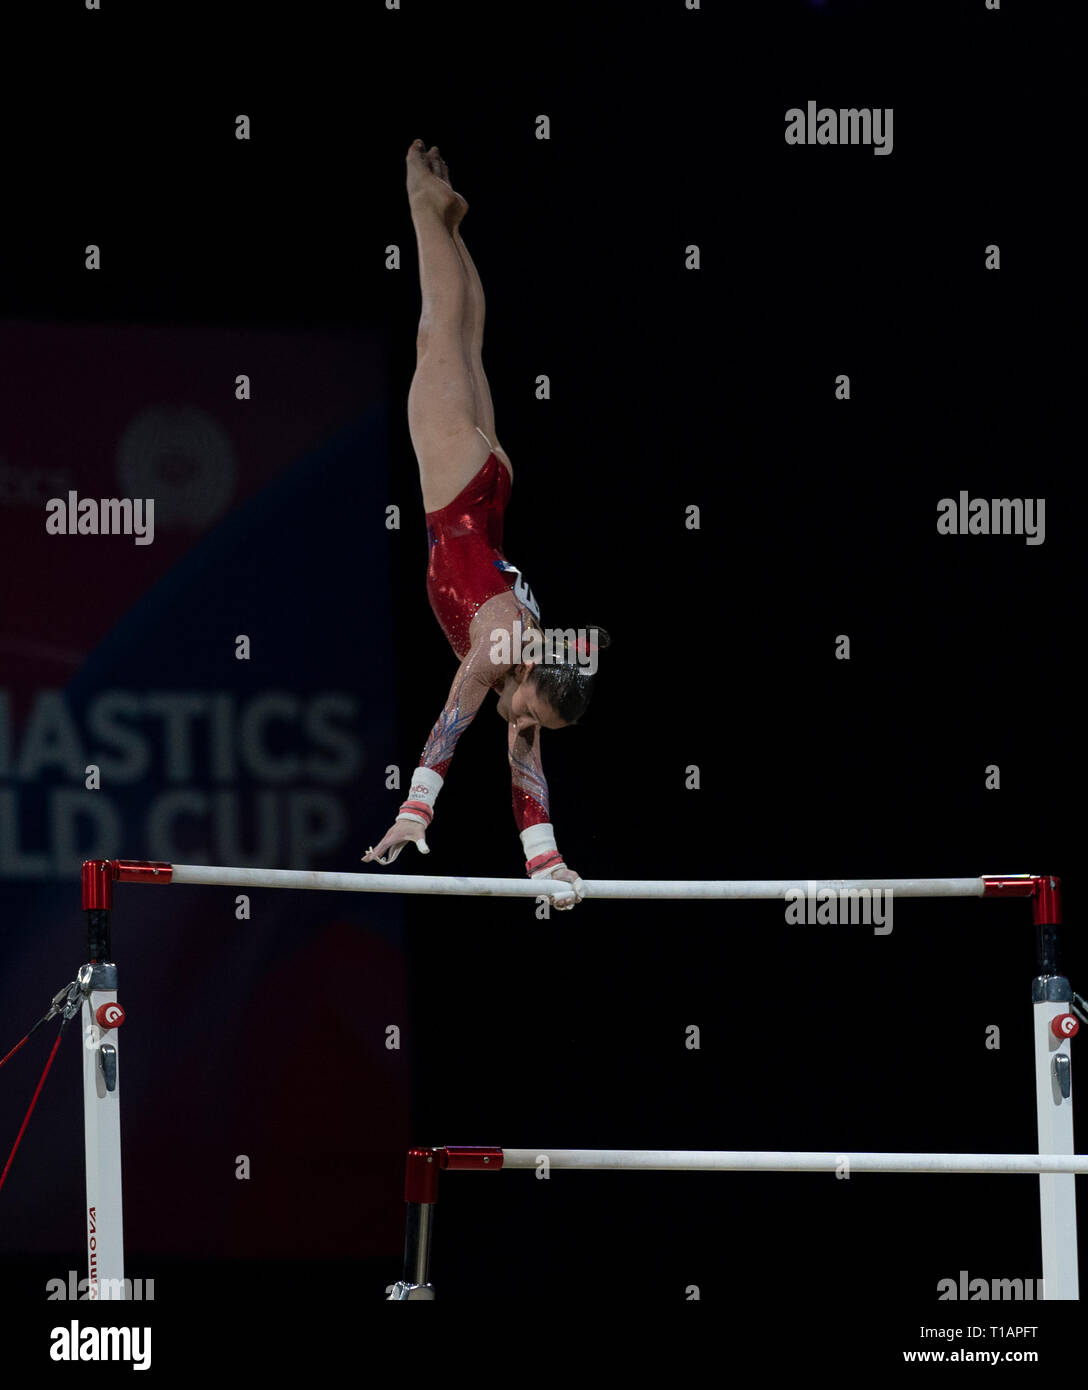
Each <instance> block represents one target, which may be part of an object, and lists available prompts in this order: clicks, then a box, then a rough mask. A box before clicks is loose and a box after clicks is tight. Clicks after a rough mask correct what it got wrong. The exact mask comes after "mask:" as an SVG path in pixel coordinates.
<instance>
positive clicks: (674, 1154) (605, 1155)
mask: <svg viewBox="0 0 1088 1390" xmlns="http://www.w3.org/2000/svg"><path fill="white" fill-rule="evenodd" d="M542 1158H546V1159H547V1160H548V1166H549V1167H550V1168H590V1169H609V1170H616V1169H634V1170H644V1171H657V1170H668V1169H679V1170H683V1171H685V1172H700V1171H713V1172H742V1171H754V1172H772V1173H822V1172H828V1173H831V1172H834V1171H836V1170H837V1169H839V1168H842V1167H845V1166H846V1165H849V1171H850V1172H852V1173H1088V1154H884V1153H858V1154H847V1153H774V1152H760V1151H758V1150H756V1151H753V1152H751V1153H746V1152H737V1151H732V1150H716V1149H705V1150H684V1149H503V1151H502V1167H503V1168H536V1167H537V1166H538V1164H539V1163H540V1160H541V1159H542Z"/></svg>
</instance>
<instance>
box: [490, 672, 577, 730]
mask: <svg viewBox="0 0 1088 1390" xmlns="http://www.w3.org/2000/svg"><path fill="white" fill-rule="evenodd" d="M532 669H533V663H532V662H531V661H530V662H528V663H526V664H525V665H522V666H515V667H514V670H513V671H512V672H511V673H510V675H509V676H507V678H506V684H505V685H504V686H503V688H502V694H501V695H500V696H499V714H500V715H501V716H502V718H503V719H505V720H506V722H507V723H508V724H514V725H516V726H517V730H518V733H519V734H520V733H525V732H527V731H528V730H529V729H533V728H539V729H565V728H566V721H565V720H563V719H560V718H559V716H558V714H556V712H555V710H554V709H553V708H552V707H551V705H550V704H549V703H548V701H547V700H545V699H544V697H543V696H542V695H540V694H539V692H538V691H537V688H536V684H535V683H534V682H533V681H531V680H529V679H528V677H529V674H530V672H531V671H532Z"/></svg>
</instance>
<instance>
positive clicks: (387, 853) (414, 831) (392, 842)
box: [362, 820, 431, 868]
mask: <svg viewBox="0 0 1088 1390" xmlns="http://www.w3.org/2000/svg"><path fill="white" fill-rule="evenodd" d="M426 834H427V827H426V826H424V825H421V824H420V823H419V821H417V820H398V821H394V822H393V824H392V825H391V826H390V828H389V829H388V830H387V831H386V832H385V835H384V836H383V838H382V839H381V841H380V842H379V843H378V844H377V845H375V847H374V848H373V849H368V850H367V852H366V853H365V854H364V855H363V861H362V862H363V863H364V864H369V863H371V861H373V862H374V863H376V864H381V865H382V866H383V867H386V868H388V866H389V865H390V864H392V862H393V861H394V859H396V857H397V855H398V854H399V853H400V852H401V850H402V849H403V848H404V846H405V845H408V844H412V843H413V842H414V843H415V847H416V849H418V850H419V852H420V854H430V852H431V851H430V850H429V849H428V847H427V841H426V838H425V837H426Z"/></svg>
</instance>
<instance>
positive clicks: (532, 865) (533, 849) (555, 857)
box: [521, 821, 567, 878]
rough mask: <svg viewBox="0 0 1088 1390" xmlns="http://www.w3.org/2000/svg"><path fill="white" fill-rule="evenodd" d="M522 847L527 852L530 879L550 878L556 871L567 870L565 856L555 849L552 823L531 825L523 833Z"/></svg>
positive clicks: (526, 866) (526, 865)
mask: <svg viewBox="0 0 1088 1390" xmlns="http://www.w3.org/2000/svg"><path fill="white" fill-rule="evenodd" d="M521 847H522V849H523V850H524V851H525V872H526V873H527V874H528V875H529V877H530V878H550V877H551V875H552V871H553V870H554V869H565V868H566V867H567V866H566V865H565V864H564V863H563V856H562V855H561V854H560V853H559V851H558V850H557V849H556V847H555V835H554V833H553V831H552V827H551V822H550V821H545V822H544V823H543V824H542V825H530V826H529V828H528V830H523V831H522V832H521Z"/></svg>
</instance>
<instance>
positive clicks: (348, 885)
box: [122, 864, 986, 899]
mask: <svg viewBox="0 0 1088 1390" xmlns="http://www.w3.org/2000/svg"><path fill="white" fill-rule="evenodd" d="M170 868H171V877H170V880H169V881H170V882H172V883H203V884H212V885H219V886H221V887H227V888H311V889H321V890H324V891H330V890H331V891H332V892H342V893H439V894H447V895H452V896H455V897H482V898H487V897H492V898H495V897H498V898H536V897H540V896H542V895H544V894H547V893H551V894H553V895H555V894H563V893H569V892H570V889H569V887H568V886H567V885H566V884H565V883H563V882H556V881H555V880H552V879H523V878H460V877H457V876H455V875H450V876H435V875H428V874H383V873H365V874H363V873H359V874H340V873H329V872H326V871H321V870H317V869H243V868H238V869H230V868H216V867H214V866H211V865H204V864H174V865H172V866H170ZM124 877H126V875H122V878H124ZM141 881H143V882H147V881H148V880H147V879H146V878H145V879H142V880H141ZM985 885H986V880H985V879H983V878H883V879H881V878H819V879H805V878H801V879H751V880H748V879H737V880H733V879H725V880H713V879H711V880H706V881H698V880H695V881H690V882H689V881H684V880H676V881H673V880H671V879H609V878H604V879H590V880H587V881H586V883H585V896H586V897H587V898H669V899H678V898H689V899H690V898H708V899H719V898H741V899H749V898H784V897H785V896H786V894H787V893H801V894H815V893H826V892H834V893H849V892H871V893H872V892H891V893H895V894H898V896H899V897H901V898H981V897H983V896H984V895H985Z"/></svg>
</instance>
